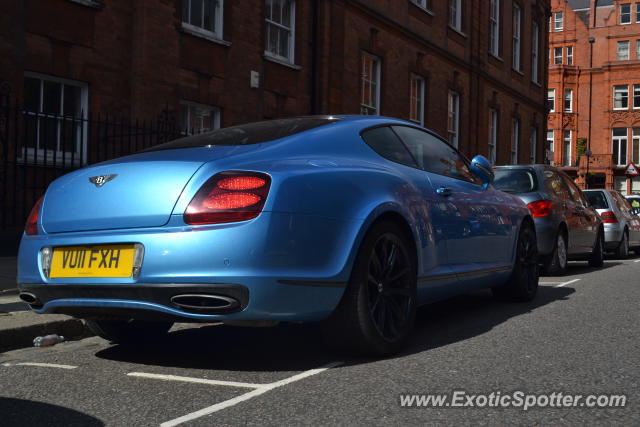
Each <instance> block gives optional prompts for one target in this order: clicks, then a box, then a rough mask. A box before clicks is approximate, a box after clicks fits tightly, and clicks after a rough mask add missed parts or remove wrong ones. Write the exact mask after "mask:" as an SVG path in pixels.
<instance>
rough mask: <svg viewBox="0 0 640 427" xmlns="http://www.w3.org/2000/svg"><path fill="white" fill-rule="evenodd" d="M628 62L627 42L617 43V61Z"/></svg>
mask: <svg viewBox="0 0 640 427" xmlns="http://www.w3.org/2000/svg"><path fill="white" fill-rule="evenodd" d="M628 60H629V40H625V41H621V42H618V61H628Z"/></svg>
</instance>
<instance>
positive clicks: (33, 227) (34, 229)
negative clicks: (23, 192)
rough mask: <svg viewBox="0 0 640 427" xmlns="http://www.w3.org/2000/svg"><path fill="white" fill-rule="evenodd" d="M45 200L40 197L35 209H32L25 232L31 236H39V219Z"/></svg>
mask: <svg viewBox="0 0 640 427" xmlns="http://www.w3.org/2000/svg"><path fill="white" fill-rule="evenodd" d="M43 198H44V196H42V197H40V198H39V199H38V201H37V202H36V204H35V205H34V206H33V208H31V212H30V213H29V217H28V218H27V223H26V224H25V226H24V232H25V233H27V234H28V235H30V236H32V235H34V234H38V217H39V216H40V208H41V207H42V199H43Z"/></svg>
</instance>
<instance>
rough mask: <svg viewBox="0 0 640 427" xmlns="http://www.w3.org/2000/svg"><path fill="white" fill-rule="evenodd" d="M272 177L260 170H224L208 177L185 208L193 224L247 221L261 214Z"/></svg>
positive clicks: (187, 217)
mask: <svg viewBox="0 0 640 427" xmlns="http://www.w3.org/2000/svg"><path fill="white" fill-rule="evenodd" d="M270 185H271V178H270V177H269V176H268V175H266V174H263V173H258V172H222V173H219V174H216V175H214V176H213V177H211V178H209V180H208V181H207V182H205V183H204V185H203V186H202V188H200V190H198V192H197V193H196V195H195V196H194V198H193V199H192V200H191V203H189V206H188V207H187V210H186V211H185V212H184V215H183V217H184V222H185V223H187V224H191V225H200V224H220V223H224V222H236V221H246V220H248V219H252V218H255V217H257V216H258V215H260V212H262V208H263V207H264V203H265V201H266V200H267V195H268V194H269V186H270Z"/></svg>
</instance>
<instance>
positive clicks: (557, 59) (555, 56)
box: [553, 47, 562, 65]
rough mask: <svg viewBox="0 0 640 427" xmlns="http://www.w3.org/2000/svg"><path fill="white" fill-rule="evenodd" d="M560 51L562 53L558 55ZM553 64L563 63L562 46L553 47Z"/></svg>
mask: <svg viewBox="0 0 640 427" xmlns="http://www.w3.org/2000/svg"><path fill="white" fill-rule="evenodd" d="M558 52H560V55H558ZM553 65H562V47H554V48H553Z"/></svg>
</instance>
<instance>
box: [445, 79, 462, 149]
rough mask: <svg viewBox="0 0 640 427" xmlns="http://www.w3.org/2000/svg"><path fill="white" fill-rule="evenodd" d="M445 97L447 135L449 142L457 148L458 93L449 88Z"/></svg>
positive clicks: (458, 134) (458, 123)
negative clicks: (446, 105)
mask: <svg viewBox="0 0 640 427" xmlns="http://www.w3.org/2000/svg"><path fill="white" fill-rule="evenodd" d="M447 99H448V102H447V104H448V107H447V114H448V116H447V136H448V140H449V144H451V145H453V146H454V147H456V148H458V140H459V139H460V94H459V93H458V92H455V91H453V90H450V91H449V95H448V97H447Z"/></svg>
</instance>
